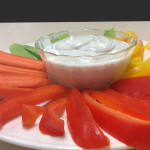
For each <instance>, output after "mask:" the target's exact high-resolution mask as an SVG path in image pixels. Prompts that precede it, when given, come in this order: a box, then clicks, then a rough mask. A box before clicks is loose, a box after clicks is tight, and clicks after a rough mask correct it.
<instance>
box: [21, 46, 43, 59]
mask: <svg viewBox="0 0 150 150" xmlns="http://www.w3.org/2000/svg"><path fill="white" fill-rule="evenodd" d="M21 46H22V47H24V48H25V49H26V50H27V51H28V52H29V53H31V54H32V55H33V56H34V57H36V58H37V59H38V60H42V58H41V56H40V54H39V52H38V50H37V49H36V48H35V47H33V46H29V45H21Z"/></svg>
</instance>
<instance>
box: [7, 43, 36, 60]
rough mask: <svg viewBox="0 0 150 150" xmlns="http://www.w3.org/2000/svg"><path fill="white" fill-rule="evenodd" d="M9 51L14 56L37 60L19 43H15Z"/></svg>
mask: <svg viewBox="0 0 150 150" xmlns="http://www.w3.org/2000/svg"><path fill="white" fill-rule="evenodd" d="M9 50H10V52H11V53H12V54H15V55H18V56H23V57H28V58H32V59H35V58H34V57H33V55H31V53H29V52H28V51H27V50H26V49H25V48H24V47H22V46H21V45H19V44H17V43H13V44H12V45H11V46H10V47H9Z"/></svg>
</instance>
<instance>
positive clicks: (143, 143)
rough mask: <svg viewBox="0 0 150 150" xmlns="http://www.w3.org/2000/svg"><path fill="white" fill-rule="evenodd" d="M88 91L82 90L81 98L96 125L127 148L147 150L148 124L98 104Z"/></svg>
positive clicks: (149, 123)
mask: <svg viewBox="0 0 150 150" xmlns="http://www.w3.org/2000/svg"><path fill="white" fill-rule="evenodd" d="M90 91H91V90H90V89H86V90H84V91H83V92H82V96H83V97H84V100H85V102H86V104H87V106H88V107H89V108H90V111H91V113H92V115H93V117H94V119H95V120H96V122H97V123H98V125H99V126H100V127H101V128H102V129H103V130H104V131H105V132H107V133H108V134H110V135H111V136H113V137H114V138H116V139H118V140H119V141H120V142H122V143H125V144H126V145H128V146H131V147H134V148H137V149H143V150H149V148H150V142H149V139H150V122H149V121H145V120H140V119H136V118H134V117H131V116H129V115H126V114H124V113H121V112H118V111H115V110H113V109H111V108H109V107H107V106H105V105H104V104H100V103H99V102H97V101H96V100H95V99H93V98H92V97H91V96H90V95H89V93H90Z"/></svg>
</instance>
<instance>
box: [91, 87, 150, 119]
mask: <svg viewBox="0 0 150 150" xmlns="http://www.w3.org/2000/svg"><path fill="white" fill-rule="evenodd" d="M110 91H111V92H110ZM113 92H114V93H115V94H112V93H113ZM106 93H107V94H106ZM90 95H91V96H92V97H93V98H94V99H96V100H97V101H99V102H100V103H102V104H104V105H106V106H108V107H109V108H112V109H114V110H116V111H119V112H122V113H125V114H127V115H130V116H132V117H134V118H139V119H143V120H147V121H150V101H147V100H140V99H135V98H133V97H129V96H127V95H123V94H120V93H117V92H115V91H113V90H111V89H109V88H103V89H102V91H91V92H90ZM114 95H118V96H114ZM143 101H145V102H143ZM138 102H139V104H138ZM145 103H146V104H147V107H144V105H145Z"/></svg>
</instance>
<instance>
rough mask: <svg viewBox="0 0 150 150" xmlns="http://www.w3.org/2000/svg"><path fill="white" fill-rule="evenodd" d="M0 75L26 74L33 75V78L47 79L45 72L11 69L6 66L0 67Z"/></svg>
mask: <svg viewBox="0 0 150 150" xmlns="http://www.w3.org/2000/svg"><path fill="white" fill-rule="evenodd" d="M0 73H16V74H26V75H33V76H39V77H43V78H48V73H47V72H43V71H37V70H31V69H24V68H18V67H12V66H6V65H0Z"/></svg>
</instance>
